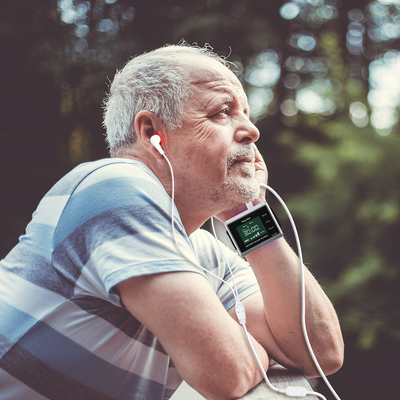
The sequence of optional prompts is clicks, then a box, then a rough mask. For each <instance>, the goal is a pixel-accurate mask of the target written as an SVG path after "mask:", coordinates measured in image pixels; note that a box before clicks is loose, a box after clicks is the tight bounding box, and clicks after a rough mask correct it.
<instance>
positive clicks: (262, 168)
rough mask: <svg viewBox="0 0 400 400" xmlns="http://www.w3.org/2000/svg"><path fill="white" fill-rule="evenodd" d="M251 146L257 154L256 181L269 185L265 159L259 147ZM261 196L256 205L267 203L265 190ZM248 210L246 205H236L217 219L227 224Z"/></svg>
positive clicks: (255, 201)
mask: <svg viewBox="0 0 400 400" xmlns="http://www.w3.org/2000/svg"><path fill="white" fill-rule="evenodd" d="M251 146H253V148H254V153H255V161H254V166H255V171H256V172H255V179H256V181H257V182H259V183H267V182H268V169H267V166H266V164H265V161H264V158H263V156H262V155H261V153H260V152H259V150H258V148H257V146H256V145H255V144H254V143H252V144H251ZM260 189H261V191H260V195H259V197H258V198H257V199H255V200H253V203H254V204H257V203H260V202H262V201H265V189H264V188H260ZM245 210H246V205H245V204H236V205H234V206H233V207H232V208H229V209H227V210H224V211H223V212H221V213H218V214H217V215H216V217H217V218H218V219H219V220H220V221H222V222H225V221H227V220H228V219H230V218H232V217H234V216H235V215H237V214H240V213H241V212H243V211H245Z"/></svg>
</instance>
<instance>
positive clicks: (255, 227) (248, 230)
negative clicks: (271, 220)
mask: <svg viewBox="0 0 400 400" xmlns="http://www.w3.org/2000/svg"><path fill="white" fill-rule="evenodd" d="M236 229H237V231H238V233H239V235H240V238H241V239H242V240H243V243H245V244H248V243H251V242H252V241H253V240H255V239H258V238H259V237H260V236H262V235H264V234H265V233H266V232H267V229H266V228H265V226H264V224H263V223H262V221H261V218H260V217H255V218H252V219H251V220H249V221H247V222H245V223H244V224H242V225H240V226H238V227H237V228H236Z"/></svg>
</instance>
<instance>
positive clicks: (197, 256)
mask: <svg viewBox="0 0 400 400" xmlns="http://www.w3.org/2000/svg"><path fill="white" fill-rule="evenodd" d="M171 207H172V205H171V198H170V197H169V196H168V194H167V192H166V191H165V189H164V187H163V186H162V184H161V183H160V182H159V180H158V179H157V178H156V176H155V175H154V174H153V173H152V172H151V171H150V170H149V169H148V168H147V167H146V166H144V165H143V164H142V163H139V162H136V161H132V160H125V159H104V160H100V161H96V162H92V163H86V164H82V165H80V166H78V167H77V168H75V169H74V170H73V171H71V172H70V173H69V174H67V175H66V176H65V177H64V178H63V179H61V180H60V181H59V182H58V183H57V184H56V185H55V186H54V187H53V188H52V189H51V190H50V191H49V192H48V193H47V195H46V196H45V197H44V198H43V199H42V201H41V202H40V204H39V206H38V208H37V210H36V211H35V213H34V214H33V218H32V221H31V222H30V224H29V225H28V227H27V229H26V234H25V235H23V236H21V238H20V241H19V244H18V245H17V246H16V247H15V248H14V249H13V250H12V251H11V252H10V253H9V254H8V256H7V257H6V258H5V259H4V260H2V261H1V262H0V398H1V399H2V400H42V399H54V400H78V399H79V400H106V399H107V400H108V399H120V400H133V399H135V400H144V399H146V400H147V399H148V400H162V399H168V398H169V397H170V396H171V395H172V393H173V392H174V391H175V389H176V388H177V387H178V386H179V384H180V383H181V378H180V376H179V374H178V372H177V370H176V369H175V368H174V365H173V364H172V362H171V359H170V357H169V356H168V354H167V353H166V352H165V350H164V349H163V347H162V346H161V344H160V342H159V341H158V340H157V338H156V337H155V336H154V335H153V334H152V333H151V332H150V331H149V330H148V329H146V327H145V326H143V325H141V324H140V323H139V322H138V321H137V320H136V319H135V318H134V317H133V316H132V315H131V314H130V313H129V312H128V311H127V310H126V308H124V306H123V305H122V304H121V301H120V298H119V296H118V295H117V293H116V292H115V291H114V290H113V287H114V286H115V285H116V284H118V283H119V282H121V281H123V280H126V279H128V278H131V277H135V276H141V275H145V274H155V273H161V272H172V271H192V272H194V273H200V274H205V275H206V278H207V279H208V281H209V283H210V285H211V286H212V287H213V289H214V291H215V292H216V293H217V295H218V296H219V298H220V300H221V302H222V303H223V305H224V307H225V308H226V309H229V308H230V307H232V306H233V304H234V298H233V294H232V292H231V290H230V289H229V287H228V285H226V284H223V283H222V282H221V281H219V280H218V279H216V278H215V277H213V276H211V275H210V274H207V273H204V272H203V271H202V270H201V269H199V268H198V267H196V266H195V265H193V264H191V263H190V262H188V261H187V260H186V259H184V258H183V257H182V256H181V255H180V253H179V251H178V249H177V247H176V244H175V242H174V239H173V236H172V229H171ZM174 207H175V206H174ZM174 215H175V227H176V230H177V235H178V242H179V245H180V247H181V248H182V249H183V251H184V252H185V253H186V254H187V255H189V256H190V257H191V258H192V259H194V260H197V261H198V263H199V264H200V265H202V266H204V267H205V268H207V269H209V270H210V271H212V272H213V273H214V274H217V275H218V276H220V277H221V278H223V279H225V280H227V281H228V282H230V284H232V281H231V278H230V274H229V272H228V270H227V268H226V266H225V262H224V258H223V256H222V254H221V253H220V250H219V248H218V246H217V243H216V242H215V240H214V238H213V237H212V236H211V235H210V234H209V233H208V232H206V231H204V230H201V229H199V230H197V231H196V232H194V233H193V234H192V235H190V237H188V236H187V235H186V233H185V230H184V228H183V225H182V222H181V221H180V219H179V214H178V211H177V210H176V208H175V211H174ZM225 252H226V254H227V256H228V259H229V261H230V263H231V267H232V269H233V271H234V274H235V281H236V284H237V287H238V290H239V293H240V297H241V298H244V297H246V296H248V295H249V294H252V293H254V292H256V291H257V290H258V286H257V282H256V279H255V277H254V274H253V272H252V270H251V268H250V267H249V265H248V264H247V262H246V261H244V260H243V259H241V258H240V257H239V256H238V255H237V254H236V253H235V252H232V251H231V250H229V249H228V248H225Z"/></svg>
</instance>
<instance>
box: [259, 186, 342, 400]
mask: <svg viewBox="0 0 400 400" xmlns="http://www.w3.org/2000/svg"><path fill="white" fill-rule="evenodd" d="M260 186H261V187H263V188H266V189H268V190H269V191H270V192H271V193H272V194H273V195H274V196H275V197H276V198H277V200H278V201H279V202H280V203H281V205H282V207H283V208H284V210H285V211H286V214H287V216H288V218H289V221H290V223H291V225H292V229H293V233H294V236H295V239H296V245H297V255H298V257H299V260H300V272H301V326H302V329H303V336H304V339H305V341H306V344H307V348H308V351H309V353H310V355H311V358H312V360H313V362H314V365H315V367H316V368H317V370H318V372H319V374H320V375H321V377H322V379H323V380H324V382H325V383H326V386H328V388H329V390H330V391H331V393H332V394H333V395H334V397H335V398H336V399H337V400H340V397H339V396H338V395H337V393H336V392H335V390H334V389H333V387H332V386H331V384H330V383H329V381H328V378H327V377H326V376H325V374H324V372H323V371H322V368H321V366H320V365H319V362H318V360H317V358H316V357H315V354H314V351H313V349H312V347H311V343H310V340H309V338H308V333H307V327H306V298H305V292H306V291H305V282H304V265H303V253H302V250H301V245H300V239H299V235H298V232H297V228H296V225H295V223H294V220H293V218H292V215H291V214H290V211H289V209H288V208H287V206H286V204H285V202H284V201H283V200H282V199H281V197H280V196H279V195H278V193H276V192H275V190H274V189H272V188H271V187H270V186H268V185H266V184H264V183H260Z"/></svg>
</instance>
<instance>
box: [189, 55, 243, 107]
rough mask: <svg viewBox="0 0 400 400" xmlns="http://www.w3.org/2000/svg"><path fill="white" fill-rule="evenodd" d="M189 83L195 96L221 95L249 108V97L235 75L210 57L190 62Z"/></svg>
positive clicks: (198, 58) (197, 58)
mask: <svg viewBox="0 0 400 400" xmlns="http://www.w3.org/2000/svg"><path fill="white" fill-rule="evenodd" d="M187 67H188V71H189V82H190V84H191V85H192V90H193V91H194V92H195V94H198V95H203V96H207V95H209V96H215V95H220V96H223V97H225V98H226V99H227V100H229V99H231V100H232V101H239V102H240V103H242V104H243V106H246V107H247V97H246V94H245V92H244V90H243V87H242V84H241V83H240V81H239V79H238V78H237V77H236V76H235V74H234V73H233V72H232V71H231V70H230V69H229V68H227V67H226V66H225V65H223V64H221V63H220V62H218V61H216V60H213V59H211V58H209V57H206V56H202V57H196V58H193V59H191V60H189V62H188V65H187Z"/></svg>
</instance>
